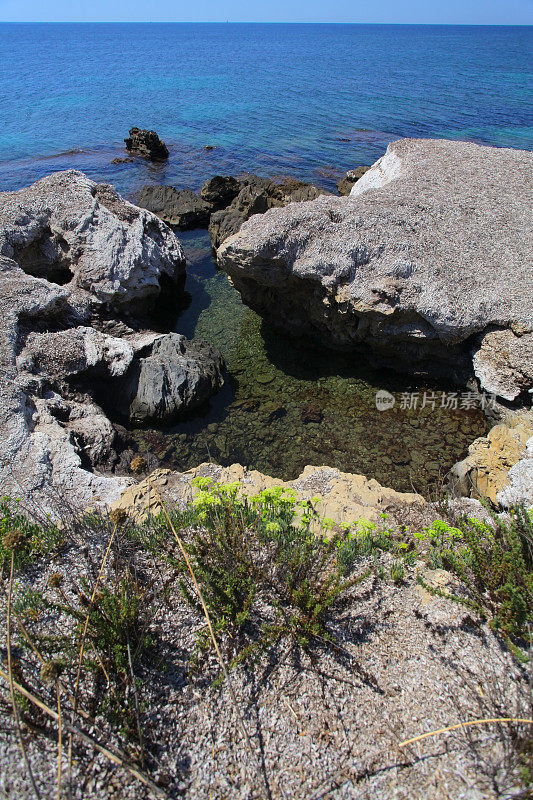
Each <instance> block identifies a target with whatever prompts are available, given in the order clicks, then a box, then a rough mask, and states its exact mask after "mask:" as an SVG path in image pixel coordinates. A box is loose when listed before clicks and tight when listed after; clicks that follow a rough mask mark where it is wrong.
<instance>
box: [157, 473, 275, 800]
mask: <svg viewBox="0 0 533 800" xmlns="http://www.w3.org/2000/svg"><path fill="white" fill-rule="evenodd" d="M146 480H147V481H148V485H149V486H151V487H152V489H153V490H154V492H155V494H156V496H157V498H158V499H159V502H160V504H161V508H162V509H163V513H164V515H165V517H166V519H167V522H168V524H169V525H170V528H171V530H172V533H173V534H174V538H175V539H176V542H177V543H178V546H179V548H180V550H181V554H182V556H183V558H184V559H185V563H186V564H187V569H188V570H189V573H190V575H191V578H192V582H193V584H194V588H195V589H196V593H197V595H198V598H199V600H200V603H201V605H202V610H203V612H204V616H205V619H206V622H207V627H208V628H209V635H210V637H211V641H212V642H213V646H214V648H215V652H216V654H217V659H218V663H219V664H220V667H221V669H222V672H223V674H224V679H225V681H226V684H227V686H228V689H229V693H230V696H231V701H232V703H233V707H234V709H235V714H236V715H237V721H238V723H239V727H240V729H241V732H242V735H243V736H244V740H245V742H246V745H247V747H248V750H249V751H250V755H251V756H252V758H253V759H254V761H256V762H257V760H258V759H257V754H256V752H255V750H254V748H253V745H252V742H251V739H250V736H249V734H248V731H247V729H246V725H245V724H244V719H243V717H242V714H241V712H240V709H239V705H238V703H237V697H236V695H235V690H234V688H233V683H232V681H231V679H230V676H229V672H228V669H227V667H226V663H225V661H224V658H223V656H222V653H221V651H220V647H219V646H218V642H217V639H216V636H215V631H214V629H213V625H212V623H211V616H210V614H209V611H208V608H207V605H206V602H205V600H204V596H203V593H202V590H201V589H200V586H199V584H198V581H197V580H196V575H195V574H194V570H193V568H192V565H191V562H190V560H189V556H188V555H187V551H186V550H185V547H184V545H183V541H182V539H181V537H180V536H179V535H178V532H177V531H176V528H175V527H174V524H173V522H172V520H171V519H170V516H169V514H168V511H167V509H166V506H165V504H164V503H163V500H162V498H161V495H160V494H159V492H158V490H157V488H156V487H155V486H154V485H153V484H152V481H151V480H150V478H147V479H146ZM257 771H258V772H259V774H260V775H261V777H262V782H263V783H264V791H265V792H266V797H270V791H269V789H268V784H267V780H266V776H265V775H264V773H263V771H262V769H261V766H260V765H259V764H258V765H257Z"/></svg>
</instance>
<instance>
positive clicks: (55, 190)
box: [0, 171, 221, 510]
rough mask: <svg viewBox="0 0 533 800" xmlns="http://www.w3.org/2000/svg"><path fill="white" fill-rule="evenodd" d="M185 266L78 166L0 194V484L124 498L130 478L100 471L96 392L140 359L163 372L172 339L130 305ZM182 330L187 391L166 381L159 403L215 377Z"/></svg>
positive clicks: (104, 457)
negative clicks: (140, 319) (141, 320)
mask: <svg viewBox="0 0 533 800" xmlns="http://www.w3.org/2000/svg"><path fill="white" fill-rule="evenodd" d="M184 272H185V261H184V257H183V251H182V249H181V246H180V243H179V241H178V240H177V238H176V237H175V235H174V234H173V233H172V231H171V230H170V229H169V228H167V227H166V226H165V225H164V224H163V223H162V222H161V221H160V220H159V219H158V218H157V217H155V216H154V215H153V214H150V213H149V212H148V211H145V210H142V209H139V208H136V207H135V206H133V205H131V204H130V203H127V202H125V201H124V200H123V199H122V198H121V197H120V196H119V195H117V194H116V192H115V191H114V190H113V189H112V188H111V187H110V186H102V185H98V184H96V183H93V182H92V181H90V180H89V179H88V178H87V177H86V176H85V175H83V174H82V173H80V172H75V171H69V172H63V173H56V174H54V175H50V176H49V177H47V178H44V179H43V180H41V181H38V182H37V183H36V184H34V185H33V186H30V187H28V188H27V189H21V190H20V191H18V192H9V193H8V192H5V193H0V310H1V313H2V327H1V329H0V371H1V382H0V483H1V485H2V491H3V492H4V493H7V494H10V495H12V496H16V497H21V498H22V499H23V502H24V503H25V504H29V505H30V506H31V507H32V508H33V509H36V508H40V509H41V510H43V509H46V510H53V508H54V505H56V504H59V505H61V504H63V505H65V504H70V505H71V506H74V507H79V506H83V505H89V504H93V503H94V502H96V501H99V502H103V503H108V502H111V501H112V500H113V499H115V498H116V497H117V496H118V495H119V494H120V492H121V490H122V489H123V488H124V486H125V485H127V483H128V481H127V480H125V479H123V478H118V477H110V476H109V475H107V476H106V475H104V474H102V473H103V471H108V470H109V469H110V468H111V467H113V466H114V464H115V463H116V461H117V458H118V455H117V449H116V444H117V434H116V430H115V428H114V427H113V425H112V424H111V422H110V421H109V420H108V419H107V417H106V415H105V414H104V412H103V411H102V408H101V407H100V404H99V402H98V397H99V390H100V394H101V395H102V396H103V397H104V398H105V397H108V396H109V395H110V394H112V392H113V387H114V386H115V385H117V386H118V385H119V383H120V382H121V381H126V380H128V379H129V378H128V376H131V374H132V372H133V371H135V370H136V369H138V370H139V372H140V373H142V372H143V369H144V367H143V365H144V363H145V362H146V361H150V364H151V365H152V366H153V369H154V370H157V368H159V372H160V373H163V372H165V370H167V371H168V370H169V369H170V367H169V365H168V356H169V354H168V352H167V351H166V350H165V346H164V345H163V344H160V342H164V341H165V340H166V341H167V344H168V337H166V336H161V335H160V334H157V333H154V332H153V331H150V330H146V329H143V328H142V327H141V326H140V325H139V324H138V323H136V322H135V319H136V317H135V314H136V312H137V311H138V310H139V309H142V311H143V312H146V310H147V309H148V308H149V306H150V304H153V302H154V300H155V299H156V298H157V296H158V294H159V292H160V288H161V282H163V283H164V285H165V286H167V287H171V286H172V287H174V289H173V290H174V291H175V292H177V293H179V292H181V290H182V285H183V279H184ZM178 339H179V347H180V348H181V349H182V350H183V351H185V353H187V352H188V351H187V348H189V352H188V359H187V360H186V363H185V364H184V363H181V364H180V369H181V373H180V375H181V377H182V378H183V381H184V383H185V384H186V390H185V389H184V388H183V386H181V384H179V381H177V382H176V383H177V384H179V385H176V386H174V385H170V386H169V385H165V403H166V404H167V405H170V404H171V402H172V392H173V390H174V388H175V390H176V402H178V401H179V403H181V406H182V407H186V406H190V405H194V404H195V403H197V402H201V401H202V400H204V399H205V397H206V396H207V394H208V393H209V391H210V388H209V387H211V390H212V389H215V388H216V387H217V386H218V385H220V380H221V379H220V357H219V356H218V354H216V353H214V352H211V348H208V346H205V348H204V350H203V351H202V347H201V345H200V344H198V343H194V344H192V343H189V344H187V343H186V342H185V341H183V339H182V337H178ZM206 348H207V349H206ZM208 350H209V352H208ZM200 355H201V359H200ZM196 356H198V364H196V363H195V358H196ZM210 356H212V365H211V366H210V367H209V368H208V367H207V365H206V361H207V360H208V359H209V357H210ZM209 370H211V372H210V373H209ZM206 372H207V373H209V374H210V375H211V382H210V383H209V381H208V379H207V378H206V377H205V373H206ZM198 373H200V375H201V376H202V375H203V376H204V377H203V378H201V377H198ZM195 388H196V389H197V390H198V395H197V396H195ZM154 391H155V390H154Z"/></svg>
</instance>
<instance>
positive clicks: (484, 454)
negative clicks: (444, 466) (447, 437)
mask: <svg viewBox="0 0 533 800" xmlns="http://www.w3.org/2000/svg"><path fill="white" fill-rule="evenodd" d="M532 436H533V414H532V413H531V412H530V413H529V414H525V415H522V416H519V415H517V416H515V417H514V418H513V419H511V420H510V421H509V422H508V423H506V424H499V425H495V426H494V427H493V428H491V430H490V431H489V432H488V434H487V436H482V437H480V438H479V439H476V440H475V441H474V442H472V444H471V445H470V447H469V448H468V455H467V457H466V458H465V459H463V461H460V462H459V463H458V464H455V465H454V466H453V467H452V469H451V470H450V472H449V475H448V483H449V486H450V489H451V491H452V493H453V494H456V495H459V496H463V497H474V498H478V499H488V500H490V501H491V502H492V503H494V504H496V503H498V498H499V496H500V493H501V492H503V491H504V490H505V488H506V487H507V485H508V483H509V473H510V470H511V468H512V467H513V466H514V465H515V464H517V462H518V461H520V460H521V459H522V458H524V457H525V455H526V447H527V442H528V440H529V439H530V438H531V437H532Z"/></svg>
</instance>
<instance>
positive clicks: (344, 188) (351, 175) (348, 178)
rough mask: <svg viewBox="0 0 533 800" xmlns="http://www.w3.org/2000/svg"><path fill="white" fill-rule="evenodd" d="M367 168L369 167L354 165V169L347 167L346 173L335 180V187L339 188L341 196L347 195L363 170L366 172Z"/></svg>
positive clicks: (362, 173)
mask: <svg viewBox="0 0 533 800" xmlns="http://www.w3.org/2000/svg"><path fill="white" fill-rule="evenodd" d="M369 169H370V167H356V168H355V169H349V170H348V172H347V173H346V175H344V176H343V177H342V178H341V179H340V180H339V181H337V189H338V190H339V194H340V195H342V196H343V197H346V195H349V194H350V192H351V191H352V188H353V185H354V183H357V181H358V180H359V178H362V177H363V175H364V174H365V172H368V170H369Z"/></svg>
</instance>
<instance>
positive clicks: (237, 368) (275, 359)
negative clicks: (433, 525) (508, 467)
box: [132, 231, 488, 496]
mask: <svg viewBox="0 0 533 800" xmlns="http://www.w3.org/2000/svg"><path fill="white" fill-rule="evenodd" d="M180 240H181V242H182V244H183V246H184V249H185V252H186V256H187V275H188V277H187V286H186V289H187V291H188V293H189V295H190V302H189V304H188V306H187V307H186V308H185V309H184V310H183V311H182V312H181V313H180V316H179V319H178V320H177V322H176V330H178V331H179V332H180V333H184V334H185V335H186V336H188V337H192V336H195V337H199V338H203V339H206V340H207V341H209V342H211V343H212V344H214V345H216V346H217V347H218V348H219V349H220V351H221V352H222V355H223V356H224V359H225V361H226V366H227V375H226V383H225V386H224V388H223V389H222V390H221V391H220V392H219V394H218V395H216V396H215V397H213V398H212V400H211V402H210V403H209V405H208V406H207V407H206V408H205V409H203V411H202V412H201V413H200V414H197V415H196V416H194V417H193V418H191V419H189V420H184V421H182V422H180V423H179V424H177V425H175V426H173V427H172V428H169V429H166V430H153V429H135V430H134V431H132V435H133V437H134V439H135V440H136V441H137V443H138V445H139V448H140V450H141V451H143V452H146V451H149V452H151V453H153V454H154V455H156V456H157V457H158V458H159V459H160V462H161V466H166V467H171V468H172V469H178V470H185V469H188V468H189V467H193V466H196V465H198V464H200V463H201V462H202V461H206V460H213V461H216V462H218V463H220V464H223V465H228V464H232V463H234V462H240V463H241V464H244V465H246V466H248V467H250V468H252V469H258V470H260V471H261V472H264V473H267V474H270V475H274V476H276V477H280V478H283V479H285V480H289V479H292V478H295V477H296V476H297V475H298V474H299V473H300V472H301V471H302V469H303V467H304V466H305V465H306V464H314V465H323V464H326V465H329V466H334V467H337V468H338V469H340V470H343V471H345V472H355V473H363V474H365V475H367V476H368V477H372V478H376V480H378V481H379V482H380V483H382V484H384V485H387V486H391V487H392V488H394V489H397V490H403V491H410V490H413V489H415V490H417V491H420V492H421V493H423V494H425V495H426V496H427V495H431V494H432V493H433V492H434V491H435V490H436V488H437V487H438V486H439V485H440V483H441V480H442V478H443V476H444V475H445V473H446V472H447V470H448V469H449V468H450V467H451V466H452V464H454V463H455V462H456V461H458V460H459V459H461V458H462V457H463V456H464V455H465V454H466V451H467V448H468V445H469V444H470V443H471V442H472V441H473V439H475V438H476V437H477V436H482V435H484V434H485V433H486V431H487V430H488V424H487V422H486V420H485V417H484V415H483V413H482V411H481V409H480V408H479V405H478V404H477V403H476V402H474V401H473V398H471V397H469V395H468V394H467V393H463V392H457V389H456V388H454V387H452V386H444V385H434V384H426V385H422V384H421V383H420V381H419V380H418V379H417V380H416V382H415V380H414V379H409V378H406V377H403V376H397V375H394V374H391V373H390V372H385V371H378V370H375V369H371V368H370V367H368V366H367V365H366V364H365V363H364V362H363V360H362V359H361V358H360V357H359V356H354V355H344V354H336V353H332V352H324V351H320V352H319V351H317V350H316V349H314V348H313V349H312V348H310V347H305V346H301V345H298V344H295V343H294V342H293V341H291V340H290V339H288V338H286V337H285V336H283V335H281V334H280V333H279V332H278V331H276V330H273V329H271V328H270V327H269V325H268V324H267V323H265V322H263V321H262V320H261V318H260V317H259V316H258V315H257V314H255V313H254V312H253V311H251V310H250V309H249V308H247V307H246V306H244V305H243V304H242V302H241V300H240V296H239V294H238V293H237V292H236V291H235V290H234V289H233V288H232V287H231V285H230V283H229V281H228V278H227V276H226V275H225V274H224V273H221V272H218V271H217V270H216V267H215V264H214V262H213V259H212V257H211V251H210V242H209V237H208V235H207V232H205V231H191V232H187V233H180ZM378 391H382V392H383V391H386V392H389V393H390V394H391V395H393V397H394V400H395V403H394V405H393V406H392V407H389V408H387V409H386V410H378V408H377V407H376V393H377V392H378ZM453 392H456V395H455V396H454V395H453V394H452V393H453ZM424 393H425V407H423V408H422V406H423V405H424ZM443 398H444V403H445V404H447V405H449V406H451V407H450V408H446V407H445V408H442V402H443ZM387 404H388V405H389V406H390V404H391V399H390V398H388V400H387V398H385V405H387ZM411 405H412V406H413V407H412V408H409V406H411ZM415 405H416V407H414V406H415ZM433 405H434V406H435V408H433ZM455 405H457V408H454V406H455Z"/></svg>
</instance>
